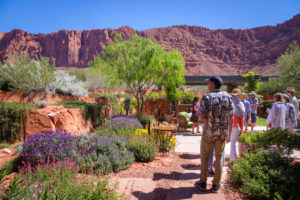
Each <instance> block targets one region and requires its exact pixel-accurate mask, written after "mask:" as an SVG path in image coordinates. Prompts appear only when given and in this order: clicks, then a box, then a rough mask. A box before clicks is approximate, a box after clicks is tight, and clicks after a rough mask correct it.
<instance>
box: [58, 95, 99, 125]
mask: <svg viewBox="0 0 300 200" xmlns="http://www.w3.org/2000/svg"><path fill="white" fill-rule="evenodd" d="M57 105H63V106H64V107H65V108H80V109H81V111H82V114H83V117H84V119H85V120H90V121H91V122H92V124H93V127H94V128H96V127H98V126H100V125H101V124H102V122H103V115H102V109H103V106H102V105H99V104H94V103H87V102H83V101H65V102H61V103H58V104H57Z"/></svg>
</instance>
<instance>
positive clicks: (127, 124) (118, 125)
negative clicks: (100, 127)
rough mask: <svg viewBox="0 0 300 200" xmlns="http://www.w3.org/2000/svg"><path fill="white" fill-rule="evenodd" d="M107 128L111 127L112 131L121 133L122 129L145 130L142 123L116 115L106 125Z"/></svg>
mask: <svg viewBox="0 0 300 200" xmlns="http://www.w3.org/2000/svg"><path fill="white" fill-rule="evenodd" d="M105 127H106V128H108V127H111V129H112V131H119V130H122V129H133V130H136V129H139V128H143V126H142V124H141V122H140V121H138V120H137V119H135V118H133V117H130V116H126V115H116V116H113V117H112V118H111V119H110V120H109V121H108V122H107V123H106V124H105Z"/></svg>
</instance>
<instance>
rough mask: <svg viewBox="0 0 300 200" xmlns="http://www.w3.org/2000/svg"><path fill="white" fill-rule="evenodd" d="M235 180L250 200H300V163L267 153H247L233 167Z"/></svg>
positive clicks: (233, 178) (233, 179)
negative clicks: (299, 199)
mask: <svg viewBox="0 0 300 200" xmlns="http://www.w3.org/2000/svg"><path fill="white" fill-rule="evenodd" d="M231 178H232V181H233V182H236V183H238V184H240V185H241V190H242V191H243V192H244V193H245V194H246V195H247V196H248V197H249V198H250V199H298V198H299V196H300V188H299V184H298V183H299V181H300V164H299V163H296V164H292V160H290V159H288V158H285V157H281V156H280V154H278V153H269V152H266V151H261V152H258V153H257V154H246V156H245V157H244V158H241V159H239V160H237V162H236V163H235V164H234V165H233V167H232V177H231Z"/></svg>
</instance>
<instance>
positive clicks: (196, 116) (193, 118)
mask: <svg viewBox="0 0 300 200" xmlns="http://www.w3.org/2000/svg"><path fill="white" fill-rule="evenodd" d="M190 121H192V122H195V123H198V122H199V115H197V114H192V116H191V119H190Z"/></svg>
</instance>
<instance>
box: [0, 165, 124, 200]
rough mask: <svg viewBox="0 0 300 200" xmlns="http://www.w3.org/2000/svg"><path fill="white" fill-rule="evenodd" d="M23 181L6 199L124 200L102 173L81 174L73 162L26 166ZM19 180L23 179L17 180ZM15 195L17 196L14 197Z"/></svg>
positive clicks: (23, 169) (5, 195)
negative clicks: (33, 166)
mask: <svg viewBox="0 0 300 200" xmlns="http://www.w3.org/2000/svg"><path fill="white" fill-rule="evenodd" d="M20 173H21V176H20V177H21V178H20V180H19V181H18V184H17V185H16V187H15V190H14V192H10V197H9V196H8V192H5V193H4V194H3V193H2V192H0V195H1V196H2V198H3V199H15V200H21V199H25V200H32V199H89V200H93V199H103V200H104V199H111V200H112V199H123V198H124V195H118V194H117V191H116V187H115V185H114V184H112V183H110V180H109V179H108V178H106V177H104V176H102V175H101V174H94V173H89V174H80V175H78V174H77V173H78V167H76V164H75V163H74V162H72V161H67V162H64V163H62V162H50V163H46V164H43V165H42V164H39V165H37V166H36V167H35V168H32V166H31V165H30V164H26V165H25V166H24V167H22V168H21V169H20ZM17 178H19V177H17ZM12 196H13V197H12Z"/></svg>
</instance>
